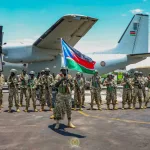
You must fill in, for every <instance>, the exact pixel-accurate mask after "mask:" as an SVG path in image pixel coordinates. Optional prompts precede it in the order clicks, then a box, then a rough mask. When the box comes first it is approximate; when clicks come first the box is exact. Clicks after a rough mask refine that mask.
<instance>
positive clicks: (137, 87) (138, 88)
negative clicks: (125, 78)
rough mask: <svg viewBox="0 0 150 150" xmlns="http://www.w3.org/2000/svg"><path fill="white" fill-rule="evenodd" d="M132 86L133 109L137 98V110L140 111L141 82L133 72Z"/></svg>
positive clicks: (137, 73) (137, 74)
mask: <svg viewBox="0 0 150 150" xmlns="http://www.w3.org/2000/svg"><path fill="white" fill-rule="evenodd" d="M132 85H133V87H134V88H133V109H135V105H136V100H137V98H138V101H139V108H140V109H142V108H143V107H142V81H141V78H140V77H139V72H138V71H135V73H134V79H133V81H132Z"/></svg>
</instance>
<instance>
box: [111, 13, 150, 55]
mask: <svg viewBox="0 0 150 150" xmlns="http://www.w3.org/2000/svg"><path fill="white" fill-rule="evenodd" d="M148 19H149V16H148V15H145V14H136V15H134V16H133V18H132V20H131V21H130V23H129V25H128V26H127V28H126V30H125V31H124V33H123V35H122V36H121V38H120V40H119V42H118V45H117V47H116V48H114V49H113V50H112V53H114V54H117V53H118V54H131V55H132V54H146V53H148Z"/></svg>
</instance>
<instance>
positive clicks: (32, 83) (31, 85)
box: [25, 71, 38, 112]
mask: <svg viewBox="0 0 150 150" xmlns="http://www.w3.org/2000/svg"><path fill="white" fill-rule="evenodd" d="M29 75H30V78H29V80H28V93H29V98H28V99H27V102H26V109H25V112H28V108H29V104H30V98H31V99H32V102H33V109H34V112H38V110H37V109H36V88H37V79H36V77H35V72H34V71H30V73H29Z"/></svg>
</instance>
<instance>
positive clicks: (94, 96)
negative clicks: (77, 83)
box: [90, 70, 102, 110]
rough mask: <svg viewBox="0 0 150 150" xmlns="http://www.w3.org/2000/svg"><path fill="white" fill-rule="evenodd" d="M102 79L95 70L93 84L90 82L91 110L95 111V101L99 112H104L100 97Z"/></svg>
mask: <svg viewBox="0 0 150 150" xmlns="http://www.w3.org/2000/svg"><path fill="white" fill-rule="evenodd" d="M100 84H101V78H100V76H99V75H98V71H97V70H95V74H94V76H92V78H91V82H90V90H91V110H93V102H94V100H95V102H96V104H97V107H98V110H102V109H101V95H100V91H101V85H100Z"/></svg>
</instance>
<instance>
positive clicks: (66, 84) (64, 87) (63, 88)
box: [55, 74, 73, 94]
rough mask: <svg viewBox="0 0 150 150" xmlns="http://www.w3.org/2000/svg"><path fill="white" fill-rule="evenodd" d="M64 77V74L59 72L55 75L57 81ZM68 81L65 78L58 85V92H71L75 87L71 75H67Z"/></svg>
mask: <svg viewBox="0 0 150 150" xmlns="http://www.w3.org/2000/svg"><path fill="white" fill-rule="evenodd" d="M62 78H64V75H63V74H57V75H56V77H55V83H57V82H58V81H60V80H61V79H62ZM67 78H68V81H66V80H64V81H62V82H61V84H60V85H59V87H58V93H62V94H71V91H72V89H73V87H72V84H70V83H72V77H71V75H69V74H68V75H67Z"/></svg>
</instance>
